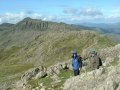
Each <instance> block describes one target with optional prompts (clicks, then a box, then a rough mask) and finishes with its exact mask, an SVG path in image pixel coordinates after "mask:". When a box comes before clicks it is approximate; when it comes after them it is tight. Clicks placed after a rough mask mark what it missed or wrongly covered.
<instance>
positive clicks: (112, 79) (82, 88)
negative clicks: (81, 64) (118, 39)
mask: <svg viewBox="0 0 120 90" xmlns="http://www.w3.org/2000/svg"><path fill="white" fill-rule="evenodd" d="M119 83H120V64H119V65H118V66H110V67H106V68H105V69H104V68H102V67H101V68H100V69H97V70H94V71H91V72H87V73H83V74H81V75H80V76H77V77H72V78H70V79H68V80H67V81H66V82H65V83H64V90H120V86H119V85H120V84H119Z"/></svg>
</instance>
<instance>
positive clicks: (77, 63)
mask: <svg viewBox="0 0 120 90" xmlns="http://www.w3.org/2000/svg"><path fill="white" fill-rule="evenodd" d="M72 54H73V56H72V67H73V71H74V76H77V75H79V74H80V70H81V68H82V58H81V57H80V55H78V54H77V51H76V50H74V51H73V52H72Z"/></svg>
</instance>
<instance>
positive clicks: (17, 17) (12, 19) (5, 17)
mask: <svg viewBox="0 0 120 90" xmlns="http://www.w3.org/2000/svg"><path fill="white" fill-rule="evenodd" d="M25 17H31V18H33V19H42V20H45V21H55V20H57V17H56V16H45V15H42V14H39V13H31V12H29V13H28V12H20V13H5V14H2V15H0V23H5V22H7V23H17V22H19V21H21V20H22V19H24V18H25Z"/></svg>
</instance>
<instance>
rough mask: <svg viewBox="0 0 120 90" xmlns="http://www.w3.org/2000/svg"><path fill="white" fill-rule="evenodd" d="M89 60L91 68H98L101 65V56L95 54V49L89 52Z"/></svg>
mask: <svg viewBox="0 0 120 90" xmlns="http://www.w3.org/2000/svg"><path fill="white" fill-rule="evenodd" d="M90 62H91V67H92V69H93V70H95V69H99V67H100V66H102V61H101V58H100V57H99V56H98V55H97V52H96V51H92V52H91V57H90Z"/></svg>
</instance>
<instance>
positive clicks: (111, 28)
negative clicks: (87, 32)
mask: <svg viewBox="0 0 120 90" xmlns="http://www.w3.org/2000/svg"><path fill="white" fill-rule="evenodd" d="M81 25H83V26H85V27H86V26H87V27H90V28H97V29H98V31H100V32H103V33H114V34H120V23H81V24H80V26H81Z"/></svg>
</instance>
